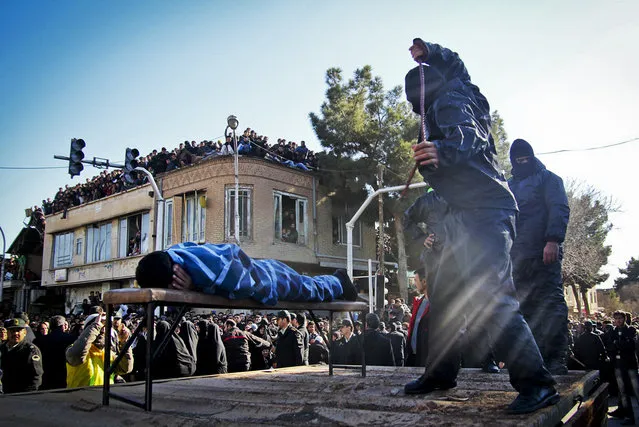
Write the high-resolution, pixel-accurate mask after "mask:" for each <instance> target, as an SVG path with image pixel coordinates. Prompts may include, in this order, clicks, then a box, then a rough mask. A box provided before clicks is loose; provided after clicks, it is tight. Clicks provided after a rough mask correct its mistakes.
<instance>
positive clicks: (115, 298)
mask: <svg viewBox="0 0 639 427" xmlns="http://www.w3.org/2000/svg"><path fill="white" fill-rule="evenodd" d="M102 300H103V302H104V304H105V305H106V310H107V317H106V318H107V322H106V336H107V337H110V336H111V330H112V328H113V321H112V318H111V316H112V314H113V309H114V305H117V304H138V305H144V306H145V316H144V320H143V321H141V322H140V323H139V324H138V327H137V328H136V329H135V331H133V333H132V334H131V337H130V338H129V340H128V341H127V342H126V344H125V345H124V346H123V347H122V349H121V350H120V354H119V355H118V356H117V357H116V358H115V360H114V361H113V362H110V361H111V346H110V345H107V346H105V356H104V385H103V390H102V404H103V405H108V404H109V398H110V397H112V398H114V399H116V400H119V401H122V402H125V403H128V404H131V405H134V406H137V407H139V408H142V409H144V410H146V411H150V410H151V400H152V393H153V377H152V375H151V365H152V361H153V359H154V358H155V357H157V356H158V355H159V354H160V353H161V352H162V350H163V349H164V347H165V346H166V344H167V343H168V340H169V338H170V337H171V335H172V334H173V332H174V331H175V329H176V328H177V326H178V325H179V323H180V321H181V319H182V317H183V316H184V314H185V313H186V310H187V309H188V308H190V307H207V308H221V309H228V308H231V309H244V310H262V311H267V310H293V311H308V312H309V313H310V315H311V318H313V319H315V321H316V322H317V319H316V318H315V314H314V313H313V311H328V312H329V319H330V325H331V326H332V324H333V313H335V312H367V311H368V304H367V303H365V302H363V301H343V300H338V301H333V302H322V303H311V302H290V301H281V302H279V303H278V304H277V305H275V306H269V305H264V304H260V303H259V302H257V301H253V300H248V299H244V300H230V299H227V298H223V297H220V296H215V295H208V294H203V293H201V292H192V291H178V290H174V289H154V288H145V289H137V288H130V289H116V290H112V291H107V292H105V293H104V294H103V296H102ZM169 305H170V306H178V307H181V310H180V312H179V314H178V316H177V318H176V319H175V321H174V322H173V324H172V325H171V330H170V332H169V333H168V334H167V335H166V336H165V337H164V341H163V342H162V343H160V345H159V346H158V348H157V349H156V350H155V352H152V344H153V336H154V328H153V327H148V328H147V339H146V357H145V358H146V370H145V373H144V381H145V392H144V402H138V401H136V400H133V399H129V398H128V397H125V396H121V395H118V394H115V393H113V392H111V391H110V384H109V378H110V377H111V375H112V374H113V373H114V371H115V367H116V366H117V365H118V363H119V362H120V360H122V357H123V356H124V354H125V353H126V352H127V350H128V349H129V347H131V344H132V343H133V342H134V341H135V339H136V338H137V337H138V336H139V335H140V333H141V332H142V330H143V328H144V327H145V326H147V325H153V324H154V314H153V313H154V311H155V309H156V307H163V306H169ZM328 332H329V334H330V328H329V331H328ZM323 336H324V337H325V338H324V339H325V341H326V343H327V346H328V347H329V350H330V347H331V339H330V338H331V337H330V336H326V335H323ZM107 342H108V341H107ZM328 366H329V369H328V372H329V375H333V367H334V366H333V363H332V361H331V357H329V365H328ZM361 371H362V376H363V377H365V376H366V360H365V357H364V351H363V347H362V367H361Z"/></svg>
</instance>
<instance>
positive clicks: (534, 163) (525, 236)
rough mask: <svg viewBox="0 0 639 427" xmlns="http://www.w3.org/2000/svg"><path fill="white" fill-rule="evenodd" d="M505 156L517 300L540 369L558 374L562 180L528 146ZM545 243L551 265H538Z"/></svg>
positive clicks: (562, 360) (564, 317) (564, 343)
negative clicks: (512, 203)
mask: <svg viewBox="0 0 639 427" xmlns="http://www.w3.org/2000/svg"><path fill="white" fill-rule="evenodd" d="M510 153H511V154H510V156H511V163H512V164H513V170H512V172H513V177H512V178H511V179H510V180H509V181H508V185H509V187H510V190H511V191H512V192H513V194H514V195H515V199H516V200H517V205H518V206H519V216H518V218H517V238H516V239H515V241H514V243H513V247H512V250H511V255H512V260H513V278H514V281H515V288H516V290H517V298H518V299H519V301H520V303H521V312H522V314H523V315H524V318H525V319H526V322H527V323H528V325H529V326H530V330H531V331H532V333H533V335H534V337H535V341H536V342H537V345H538V346H539V351H540V352H541V355H542V356H543V358H544V361H545V363H546V366H548V368H549V369H551V371H555V372H557V373H559V372H561V371H563V370H564V369H565V365H566V352H567V350H568V306H567V305H566V300H565V298H564V286H563V280H562V276H561V261H562V257H563V250H562V248H561V246H562V243H563V241H564V238H565V236H566V229H567V228H568V220H569V217H570V208H569V207H568V198H567V196H566V190H565V189H564V183H563V181H562V179H561V178H560V177H558V176H557V175H555V174H554V173H552V172H550V171H549V170H547V169H546V167H545V166H544V165H543V163H541V162H540V161H539V159H537V158H536V157H534V151H533V149H532V147H531V146H530V144H528V143H527V142H526V141H524V140H523V139H518V140H515V142H513V145H512V147H511V152H510ZM518 153H519V154H518ZM522 154H524V155H532V157H531V158H530V160H529V162H528V163H527V164H517V162H516V160H515V159H516V158H517V157H518V156H521V155H522ZM547 242H555V243H557V244H558V245H559V247H560V250H559V257H558V259H557V261H555V262H553V263H551V264H544V261H543V257H544V255H543V254H544V247H545V246H546V243H547Z"/></svg>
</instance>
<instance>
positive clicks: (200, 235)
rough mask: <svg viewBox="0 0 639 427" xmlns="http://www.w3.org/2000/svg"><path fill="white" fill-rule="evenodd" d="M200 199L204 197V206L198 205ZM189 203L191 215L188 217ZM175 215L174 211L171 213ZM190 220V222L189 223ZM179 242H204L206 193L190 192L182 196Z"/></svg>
mask: <svg viewBox="0 0 639 427" xmlns="http://www.w3.org/2000/svg"><path fill="white" fill-rule="evenodd" d="M200 197H204V200H205V206H204V207H203V206H202V205H201V204H200ZM189 203H192V205H190V206H191V210H192V214H190V215H189V212H188V210H189ZM173 214H174V215H175V211H174V212H173ZM189 220H190V221H189ZM180 241H181V242H183V243H184V242H195V243H205V242H206V192H205V191H201V192H200V193H199V194H198V191H197V190H196V191H191V192H189V193H184V194H182V227H181V233H180Z"/></svg>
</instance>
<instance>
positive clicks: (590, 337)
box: [575, 332, 606, 369]
mask: <svg viewBox="0 0 639 427" xmlns="http://www.w3.org/2000/svg"><path fill="white" fill-rule="evenodd" d="M575 358H577V360H579V361H580V362H581V363H583V364H584V365H586V367H585V369H601V367H602V363H603V361H604V360H605V358H606V349H605V348H604V344H603V342H602V341H601V338H600V337H599V335H597V334H595V333H594V332H584V333H583V334H581V336H579V338H577V339H576V340H575Z"/></svg>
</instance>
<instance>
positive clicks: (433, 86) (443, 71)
mask: <svg viewBox="0 0 639 427" xmlns="http://www.w3.org/2000/svg"><path fill="white" fill-rule="evenodd" d="M417 40H420V41H421V39H415V41H414V42H415V43H416V41H417ZM422 43H423V45H424V46H426V49H427V50H428V52H427V53H426V55H425V58H424V57H422V58H420V59H422V60H423V61H424V65H418V66H417V67H415V68H413V69H412V70H410V71H409V72H408V74H406V81H405V83H406V96H407V97H408V101H409V102H410V103H411V104H412V105H413V111H414V112H416V113H417V114H419V102H420V85H421V84H420V79H419V67H420V66H422V67H423V68H424V84H425V95H426V96H425V109H426V110H428V107H429V106H430V104H432V102H433V101H434V100H435V99H436V98H437V95H438V94H439V92H440V91H442V90H446V88H447V84H448V83H449V82H452V81H460V82H461V83H463V84H464V85H466V86H469V87H471V88H473V94H474V95H475V97H476V98H477V101H478V103H480V104H483V105H482V106H484V105H485V106H486V108H488V101H486V98H485V97H484V96H483V95H482V94H481V93H480V92H479V89H478V88H477V87H476V86H475V85H473V84H472V83H471V81H470V75H469V74H468V70H466V66H465V65H464V62H463V61H462V60H461V59H460V58H459V55H458V54H457V53H456V52H453V51H452V50H450V49H447V48H445V47H443V46H440V45H438V44H435V43H426V42H422Z"/></svg>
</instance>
